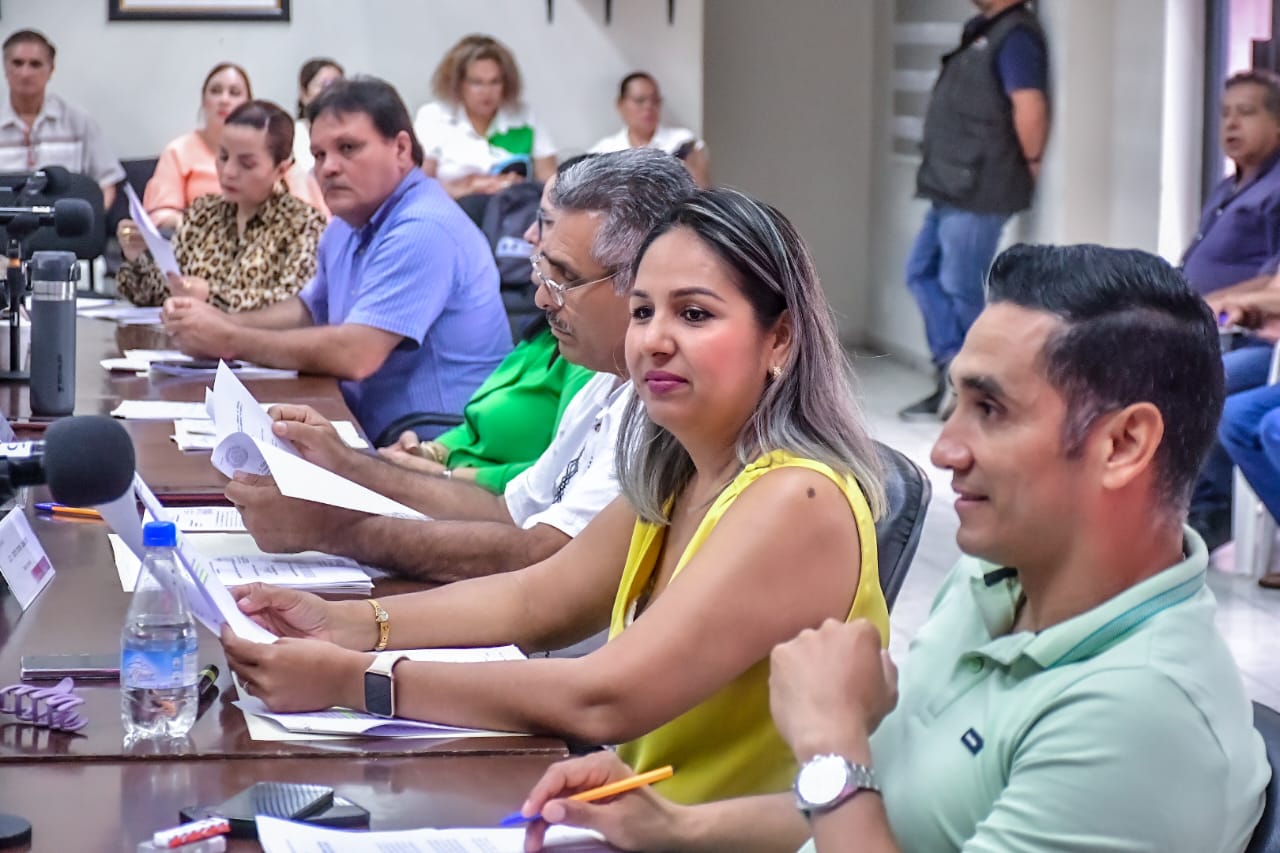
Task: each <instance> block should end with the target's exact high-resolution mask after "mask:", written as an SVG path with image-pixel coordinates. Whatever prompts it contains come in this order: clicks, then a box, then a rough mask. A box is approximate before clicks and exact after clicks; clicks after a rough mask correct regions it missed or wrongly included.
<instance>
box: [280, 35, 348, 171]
mask: <svg viewBox="0 0 1280 853" xmlns="http://www.w3.org/2000/svg"><path fill="white" fill-rule="evenodd" d="M346 73H347V72H346V71H344V70H343V68H342V66H341V65H339V64H338V62H337V60H334V59H329V58H328V57H324V56H317V57H316V58H314V59H308V60H307V61H306V62H304V63H302V68H301V69H300V70H299V71H298V120H297V121H295V122H294V123H293V162H294V163H295V164H296V165H297V167H298V169H299V170H300V171H302V172H304V173H306V174H310V173H311V170H312V169H313V168H314V167H315V165H316V160H315V158H314V157H312V156H311V123H310V122H308V121H307V106H308V105H309V104H310V103H311V102H312V101H314V100H315V99H316V96H317V95H319V94H320V93H321V92H323V91H324V90H325V89H328V88H329V87H330V86H332V85H333V84H334V83H336V82H337V81H339V80H341V79H342V78H343V77H344V76H345V75H346Z"/></svg>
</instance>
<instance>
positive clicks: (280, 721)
mask: <svg viewBox="0 0 1280 853" xmlns="http://www.w3.org/2000/svg"><path fill="white" fill-rule="evenodd" d="M397 654H403V655H404V656H405V657H407V658H408V659H409V660H417V661H437V662H440V663H484V662H490V661H506V660H524V659H525V655H524V652H522V651H520V649H518V648H517V647H515V646H491V647H487V648H478V649H411V650H407V651H402V652H397ZM240 697H241V698H240V699H238V700H236V702H235V703H234V704H235V705H236V707H238V708H240V710H242V711H244V713H245V721H246V722H247V723H248V725H249V734H250V736H251V737H253V738H254V739H255V740H295V739H297V737H296V735H299V734H305V735H324V736H333V735H339V736H343V737H400V738H404V737H426V738H458V737H509V736H511V735H513V734H519V733H518V732H499V731H489V730H486V729H472V728H460V727H457V726H446V725H441V724H439V723H424V722H421V721H419V720H404V719H400V718H394V719H390V720H388V719H387V718H386V717H376V716H374V715H373V714H365V713H362V712H360V711H353V710H351V709H349V708H330V709H328V710H326V711H310V712H306V713H299V714H277V713H273V712H272V711H270V710H269V709H268V708H267V706H266V705H264V704H262V702H261V700H259V699H256V698H254V697H252V696H249V695H247V694H246V693H244V691H241V692H240ZM255 718H261V719H266V720H270V721H272V722H273V723H275V724H276V726H278V727H279V728H280V729H283V730H284V731H285V732H289V733H291V735H292V736H281V737H274V736H272V729H265V728H263V727H261V726H255V725H254V723H255Z"/></svg>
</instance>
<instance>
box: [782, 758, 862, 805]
mask: <svg viewBox="0 0 1280 853" xmlns="http://www.w3.org/2000/svg"><path fill="white" fill-rule="evenodd" d="M859 791H876V792H877V793H878V792H879V791H880V786H879V785H877V784H876V774H875V771H873V770H872V769H871V768H870V767H867V766H866V765H864V764H854V763H853V762H851V761H849V759H847V758H845V757H844V756H843V755H833V754H826V755H815V756H814V757H813V758H810V759H809V760H808V761H806V762H805V763H804V766H803V767H801V768H800V772H799V773H797V774H796V784H795V792H796V808H798V809H800V811H802V812H804V814H805V817H811V816H813V815H814V814H821V813H822V812H825V811H830V810H831V809H834V808H835V807H836V806H838V805H840V804H841V803H843V802H844V801H845V800H847V799H849V798H850V797H852V796H853V795H854V794H856V793H858V792H859Z"/></svg>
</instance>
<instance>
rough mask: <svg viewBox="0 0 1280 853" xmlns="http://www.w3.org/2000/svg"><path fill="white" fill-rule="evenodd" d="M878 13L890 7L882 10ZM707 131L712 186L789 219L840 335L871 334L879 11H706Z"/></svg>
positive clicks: (829, 6)
mask: <svg viewBox="0 0 1280 853" xmlns="http://www.w3.org/2000/svg"><path fill="white" fill-rule="evenodd" d="M881 2H883V0H881ZM705 11H706V24H705V51H704V54H705V60H706V69H705V82H706V94H705V115H706V121H705V126H704V132H705V135H706V139H707V144H708V146H709V148H710V152H711V167H712V176H713V178H714V180H715V181H716V182H717V183H724V184H728V185H730V186H735V187H738V188H739V189H742V190H745V191H747V192H750V193H752V194H754V195H757V196H759V197H761V198H762V199H764V200H765V201H768V202H770V203H771V204H773V205H775V206H776V207H778V208H779V209H780V210H781V211H782V212H783V213H785V214H786V215H787V216H788V217H789V218H790V219H791V220H792V221H793V222H794V223H795V225H796V227H797V229H798V230H799V231H800V233H801V235H803V237H804V238H805V240H806V241H807V243H808V244H809V248H810V251H812V253H813V256H814V260H815V262H816V264H817V268H818V273H819V275H821V277H822V281H823V285H824V287H825V289H826V292H827V296H828V298H829V299H830V300H831V302H832V305H833V306H834V307H835V309H836V312H837V313H838V314H839V315H840V319H841V332H842V335H843V336H844V337H845V338H846V339H848V340H850V341H856V340H857V339H858V338H859V337H860V336H861V333H862V330H863V328H864V326H865V322H866V319H865V313H866V303H867V295H868V288H867V270H868V267H867V262H866V261H867V254H868V232H869V223H870V220H871V219H872V217H873V216H874V211H873V210H872V208H871V205H870V204H869V200H870V198H871V168H872V160H871V148H870V127H869V119H870V117H871V115H872V95H873V90H872V81H871V74H870V71H871V60H870V56H871V53H872V51H873V49H874V31H873V27H872V21H873V18H874V12H873V4H872V3H867V2H864V0H856V2H850V0H805V2H802V3H781V2H777V0H706V9H705Z"/></svg>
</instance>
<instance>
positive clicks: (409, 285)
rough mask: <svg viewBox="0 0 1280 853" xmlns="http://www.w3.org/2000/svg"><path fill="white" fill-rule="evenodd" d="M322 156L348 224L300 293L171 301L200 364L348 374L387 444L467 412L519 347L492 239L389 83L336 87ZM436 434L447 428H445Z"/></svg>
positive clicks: (182, 343) (167, 319)
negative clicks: (432, 166)
mask: <svg viewBox="0 0 1280 853" xmlns="http://www.w3.org/2000/svg"><path fill="white" fill-rule="evenodd" d="M309 115H310V117H311V150H312V153H313V154H315V157H316V167H315V168H316V176H317V178H318V179H319V181H320V186H321V188H322V189H323V190H324V195H325V203H326V204H327V205H328V206H329V209H330V211H332V213H333V215H334V217H335V219H334V220H333V221H332V222H331V223H330V225H329V227H328V228H327V229H326V230H325V232H324V234H323V235H322V236H321V238H320V247H319V261H318V268H317V270H316V276H315V278H313V279H312V280H311V281H310V282H309V283H308V284H307V285H306V287H304V288H303V289H302V292H301V293H299V294H298V295H297V296H293V297H290V298H288V299H286V300H284V301H282V302H277V303H275V304H274V305H270V306H267V307H265V308H261V309H258V310H256V311H245V312H241V313H239V314H235V315H229V314H224V313H223V312H221V311H219V310H218V309H217V308H215V307H213V306H212V305H209V304H208V303H206V302H203V301H200V300H196V299H191V298H187V297H173V298H170V299H169V300H168V301H166V302H165V305H164V311H163V317H164V323H165V328H166V330H167V331H168V332H169V333H170V334H171V335H173V337H174V339H175V341H176V342H177V344H178V346H179V347H181V349H182V351H183V352H185V353H187V354H188V355H193V356H203V357H208V358H223V359H244V360H245V361H251V362H255V363H257V364H261V365H265V366H269V367H279V368H286V369H294V370H299V371H302V372H306V373H323V374H329V375H331V376H336V377H338V378H339V379H340V380H342V381H341V383H340V384H341V387H342V395H343V397H344V398H345V399H346V401H347V405H348V406H349V407H350V408H351V411H352V412H353V413H354V414H355V416H356V418H357V419H358V420H359V421H360V425H361V426H362V427H363V428H364V430H365V432H366V433H368V434H369V436H370V437H371V438H372V439H374V441H375V442H376V443H378V444H386V443H389V442H391V441H394V440H395V438H396V437H397V436H398V435H399V434H400V432H401V430H400V429H399V428H398V427H397V426H396V423H395V422H396V421H397V420H398V419H400V418H403V417H405V416H408V415H411V414H414V413H418V412H443V413H457V412H460V411H462V406H463V404H464V403H466V401H467V398H469V397H470V396H471V392H473V391H475V389H476V388H477V387H478V386H479V385H480V383H481V382H483V381H484V379H485V377H487V376H488V375H489V374H490V373H492V372H493V369H494V368H495V367H497V365H498V362H500V361H501V360H502V357H503V356H505V355H506V354H507V353H508V352H509V351H510V349H511V333H510V331H509V329H508V326H507V319H506V313H505V311H504V310H503V307H502V299H501V297H500V295H499V293H498V272H497V268H496V267H495V266H494V262H493V254H492V252H490V250H489V244H488V242H487V241H486V240H485V239H484V236H483V235H482V234H481V233H480V231H479V229H477V228H476V227H475V225H474V224H472V222H471V221H470V220H468V219H467V217H466V216H465V215H464V214H463V213H462V211H461V210H459V209H458V206H457V205H456V204H455V203H454V202H453V200H452V199H451V198H449V196H448V195H447V194H446V193H445V192H444V190H442V189H441V188H440V185H439V184H438V183H436V181H435V180H433V179H431V178H428V177H427V176H425V175H423V174H422V172H421V169H420V168H419V167H420V165H421V163H422V147H421V146H420V145H419V144H418V141H417V140H416V139H415V138H414V136H413V127H412V125H411V124H410V121H409V113H408V111H407V110H406V109H405V106H404V103H403V102H402V101H401V100H400V96H399V95H397V94H396V91H395V89H393V88H392V87H391V85H390V84H388V83H385V82H383V81H382V80H377V79H374V78H355V79H351V80H343V81H340V82H337V83H335V84H334V85H333V86H331V87H330V88H329V89H327V90H326V91H325V92H324V93H323V94H321V95H320V96H319V97H318V98H316V100H315V101H313V102H312V104H311V106H310V108H309ZM436 431H437V432H438V431H439V429H437V430H436Z"/></svg>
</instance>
